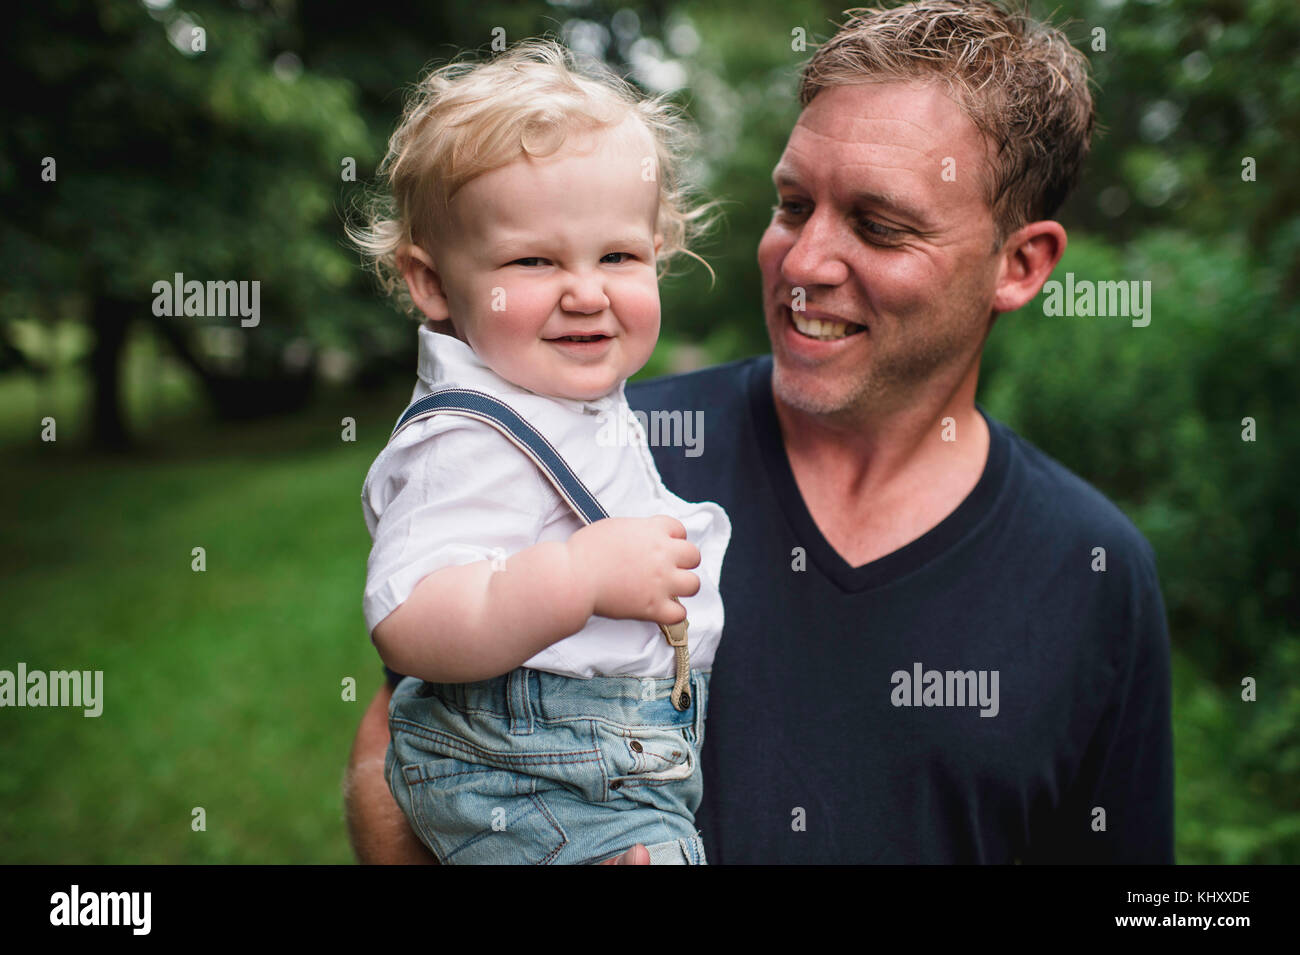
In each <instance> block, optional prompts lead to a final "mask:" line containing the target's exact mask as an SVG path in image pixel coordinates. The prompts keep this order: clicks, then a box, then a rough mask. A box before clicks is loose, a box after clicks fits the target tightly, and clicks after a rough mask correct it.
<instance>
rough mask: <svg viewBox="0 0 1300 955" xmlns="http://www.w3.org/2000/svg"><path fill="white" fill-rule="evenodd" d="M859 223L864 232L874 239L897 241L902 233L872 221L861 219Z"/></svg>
mask: <svg viewBox="0 0 1300 955" xmlns="http://www.w3.org/2000/svg"><path fill="white" fill-rule="evenodd" d="M858 221H859V223H860V224H861V226H862V231H863V232H865V233H866V234H867V235H868V236H869V237H870V238H873V239H884V240H890V239H895V238H897V237H898V235H899V233H900V230H898V229H891V228H889V226H884V225H881V224H880V223H879V222H876V221H874V220H872V219H859V220H858Z"/></svg>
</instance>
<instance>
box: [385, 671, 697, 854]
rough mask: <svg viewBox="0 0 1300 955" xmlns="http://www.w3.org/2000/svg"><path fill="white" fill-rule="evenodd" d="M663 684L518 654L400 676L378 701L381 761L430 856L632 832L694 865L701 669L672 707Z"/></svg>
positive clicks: (565, 850)
mask: <svg viewBox="0 0 1300 955" xmlns="http://www.w3.org/2000/svg"><path fill="white" fill-rule="evenodd" d="M672 687H673V681H672V680H671V679H639V678H636V677H594V678H592V679H589V680H581V679H575V678H572V677H565V676H559V675H558V674H554V673H546V672H543V671H540V670H529V669H524V668H522V667H521V668H520V669H517V670H514V671H513V672H511V673H508V674H506V675H505V676H501V677H496V678H494V679H491V680H483V681H481V682H478V683H427V682H423V681H421V680H417V679H415V678H413V677H407V678H406V679H404V680H403V681H402V682H401V683H400V684H398V686H397V689H396V690H394V692H393V701H392V703H391V705H390V706H389V710H388V716H389V730H390V732H391V736H392V742H391V743H390V745H389V747H388V754H387V759H386V761H385V767H384V769H385V775H386V776H387V778H388V784H389V787H390V788H391V789H392V791H393V796H394V798H396V800H397V804H398V805H399V806H400V807H401V808H402V811H403V812H404V813H405V814H406V817H407V819H409V820H410V822H411V825H412V827H413V828H414V829H415V831H416V832H417V833H418V834H419V836H420V838H421V840H422V841H423V842H424V843H425V845H427V846H428V847H429V849H430V850H432V852H433V853H434V855H436V856H437V857H438V861H439V862H442V863H443V864H451V865H474V864H485V863H486V864H491V863H499V864H537V865H551V864H583V863H593V862H600V861H602V860H604V859H608V858H611V857H612V856H616V855H618V854H619V853H621V852H623V851H625V850H626V849H628V848H630V847H631V846H633V845H635V844H636V843H638V842H639V843H643V844H644V845H645V846H646V847H647V848H649V849H650V857H651V862H654V863H676V864H696V865H703V864H704V863H705V857H704V846H703V843H701V841H700V838H699V834H698V833H697V832H696V829H695V812H696V810H697V809H698V808H699V805H700V798H701V795H702V793H703V781H702V778H701V774H700V750H701V747H702V746H703V745H704V716H705V712H706V710H707V708H708V687H709V672H708V671H700V670H695V671H692V672H691V705H690V707H688V708H687V709H685V710H682V711H678V710H677V709H675V708H674V707H673V705H672V702H671V701H670V700H669V696H670V694H671V692H672Z"/></svg>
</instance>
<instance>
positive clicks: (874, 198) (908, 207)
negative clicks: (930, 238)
mask: <svg viewBox="0 0 1300 955" xmlns="http://www.w3.org/2000/svg"><path fill="white" fill-rule="evenodd" d="M772 181H773V182H774V183H775V184H776V187H777V188H778V189H780V188H781V187H782V186H798V185H799V180H798V179H797V178H795V176H794V174H793V173H792V172H790V171H789V170H787V169H784V168H782V167H781V166H777V167H776V169H774V170H773V171H772ZM853 203H854V205H857V206H864V205H869V206H875V207H876V208H880V209H888V210H890V211H893V212H897V213H899V214H900V215H902V216H904V217H905V218H907V219H910V220H912V221H913V222H915V223H916V224H917V225H918V226H920V227H921V228H922V229H928V228H930V227H931V223H930V217H929V216H928V215H926V214H925V213H924V212H922V211H921V210H920V209H918V208H917V207H916V206H914V205H912V204H911V203H910V202H908V201H907V200H906V199H904V198H902V197H901V196H899V195H896V194H895V193H892V192H874V191H872V190H870V189H868V190H864V191H861V192H856V193H854V194H853Z"/></svg>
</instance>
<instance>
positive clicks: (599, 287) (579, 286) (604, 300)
mask: <svg viewBox="0 0 1300 955" xmlns="http://www.w3.org/2000/svg"><path fill="white" fill-rule="evenodd" d="M560 308H562V309H564V310H565V311H566V312H578V313H579V314H582V315H591V314H594V313H595V312H603V311H604V310H605V309H607V308H609V296H608V295H606V294H605V286H604V283H603V282H602V281H601V280H600V277H599V276H598V275H594V274H592V273H590V272H583V273H574V274H572V275H571V276H570V278H569V282H568V286H567V287H566V288H565V290H564V294H563V295H561V296H560Z"/></svg>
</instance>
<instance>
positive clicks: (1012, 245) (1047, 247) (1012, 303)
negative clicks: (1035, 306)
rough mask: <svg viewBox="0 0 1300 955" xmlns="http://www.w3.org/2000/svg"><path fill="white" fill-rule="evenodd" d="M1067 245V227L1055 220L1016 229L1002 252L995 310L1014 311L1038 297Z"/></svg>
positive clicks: (994, 295) (995, 294)
mask: <svg viewBox="0 0 1300 955" xmlns="http://www.w3.org/2000/svg"><path fill="white" fill-rule="evenodd" d="M1066 242H1067V239H1066V236H1065V228H1064V227H1063V226H1062V225H1061V223H1059V222H1056V221H1055V220H1053V219H1043V220H1042V221H1041V222H1031V223H1029V224H1028V225H1026V226H1022V227H1021V228H1019V229H1017V230H1016V232H1015V233H1013V234H1012V235H1011V236H1010V237H1009V238H1008V239H1007V241H1006V242H1005V243H1003V246H1002V251H1001V253H999V254H1000V255H1001V256H1002V267H1001V271H1000V273H999V274H998V284H997V286H996V288H995V289H994V291H993V311H994V312H995V313H999V314H1000V313H1002V312H1014V311H1015V310H1016V309H1018V308H1020V307H1022V306H1023V305H1025V303H1027V302H1028V301H1030V300H1031V299H1032V298H1033V297H1034V296H1035V295H1037V294H1038V290H1039V289H1041V288H1042V287H1043V283H1044V282H1046V281H1047V280H1048V278H1050V277H1051V274H1052V269H1054V268H1056V263H1057V262H1059V261H1061V256H1062V255H1064V254H1065V246H1066Z"/></svg>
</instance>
